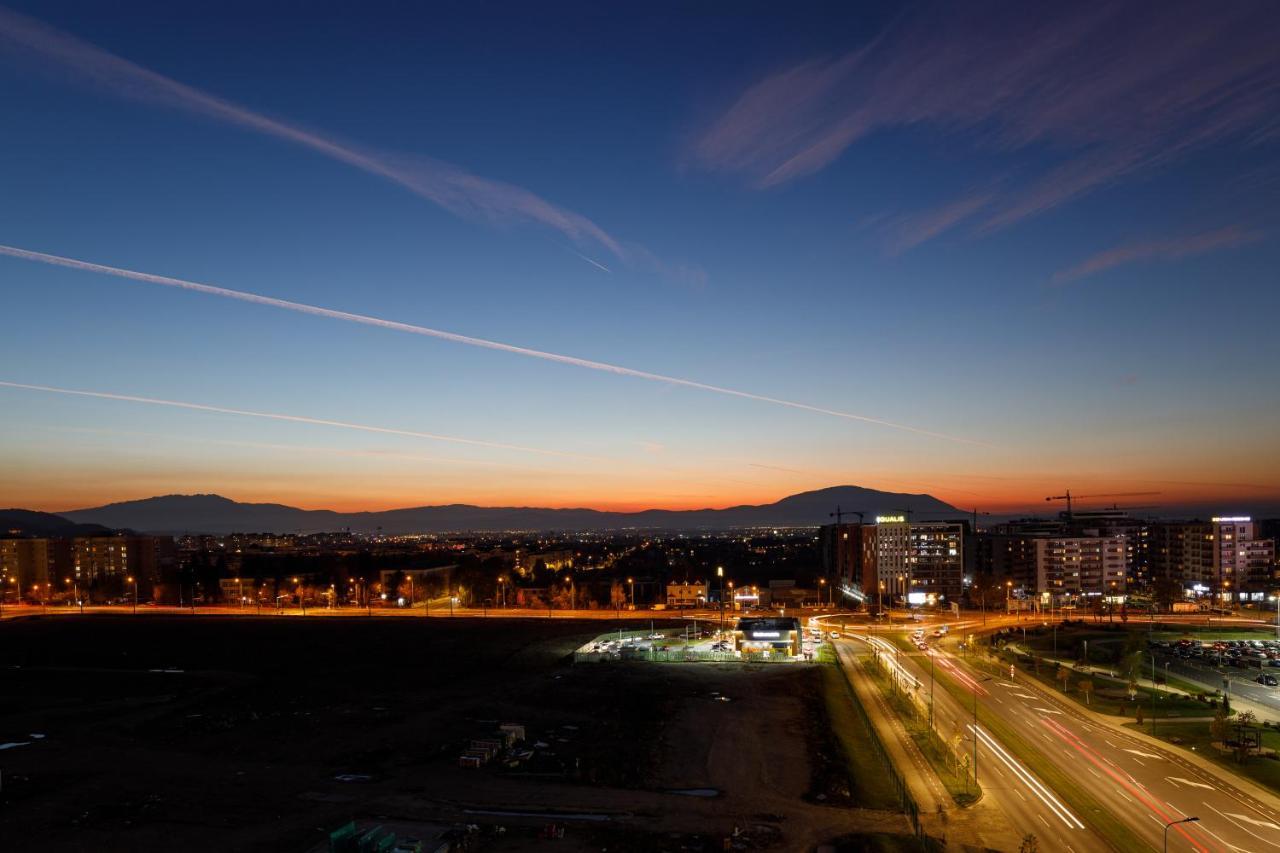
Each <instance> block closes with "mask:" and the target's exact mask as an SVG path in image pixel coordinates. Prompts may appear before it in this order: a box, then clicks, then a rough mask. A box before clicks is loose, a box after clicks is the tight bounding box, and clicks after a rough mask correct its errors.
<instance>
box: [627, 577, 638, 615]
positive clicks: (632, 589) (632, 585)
mask: <svg viewBox="0 0 1280 853" xmlns="http://www.w3.org/2000/svg"><path fill="white" fill-rule="evenodd" d="M627 593H628V595H630V596H631V609H632V610H635V609H636V579H635V578H627Z"/></svg>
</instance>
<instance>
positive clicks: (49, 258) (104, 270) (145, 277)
mask: <svg viewBox="0 0 1280 853" xmlns="http://www.w3.org/2000/svg"><path fill="white" fill-rule="evenodd" d="M0 255H8V256H9V257H12V258H20V259H22V260H27V261H35V262H37V263H42V264H50V265H52V266H58V267H67V268H70V269H76V270H82V271H84V272H94V273H101V274H103V275H110V276H117V277H119V278H126V279H131V280H133V281H140V282H145V283H147V284H158V285H161V286H163V287H173V288H177V289H179V290H190V291H194V292H197V293H204V294H207V295H209V296H220V297H223V298H225V299H235V300H238V301H240V302H250V303H253V304H255V305H265V306H269V307H272V308H282V309H284V310H286V311H295V312H297V313H299V314H309V315H311V316H313V317H327V318H329V319H331V320H342V321H344V322H347V323H359V324H361V325H364V326H376V327H378V328H382V329H389V330H391V331H396V332H406V333H408V334H411V335H422V336H424V337H429V338H439V339H441V340H446V341H452V342H453V343H458V344H466V345H467V346H473V347H481V348H483V349H490V350H498V351H500V352H505V353H510V354H512V355H519V356H524V357H526V358H537V359H542V360H543V361H553V362H556V363H557V364H566V365H571V366H573V367H581V368H586V369H587V370H598V371H602V372H604V373H612V374H614V375H616V376H630V377H633V378H635V379H644V380H646V381H649V382H659V383H662V384H664V385H673V386H679V387H682V388H692V389H695V390H698V391H708V392H711V393H713V394H723V395H725V396H728V397H738V398H740V399H744V400H754V401H756V402H759V403H768V404H770V405H774V406H784V407H786V408H790V409H799V410H801V411H806V412H813V413H816V414H821V415H828V416H830V417H835V418H842V419H844V420H850V421H861V422H863V423H868V424H874V425H876V426H881V427H887V428H889V429H894V430H899V431H901V432H910V433H915V434H917V435H924V436H929V437H931V438H939V439H944V440H946V441H955V442H961V443H964V444H975V445H981V444H983V443H982V442H980V441H975V440H972V439H966V438H960V437H958V436H953V435H947V434H946V433H941V432H934V431H933V430H927V429H921V428H919V427H914V426H908V425H906V424H900V423H894V422H892V421H887V420H883V419H881V418H873V417H870V416H867V415H858V414H854V413H853V412H844V411H839V410H837V409H827V408H823V407H821V406H811V405H809V404H808V403H800V402H796V401H794V400H784V399H781V398H778V397H769V396H765V395H763V394H753V393H751V392H749V391H738V390H736V389H733V388H725V387H722V386H719V385H709V384H707V383H704V382H695V381H694V380H692V379H681V378H679V377H675V376H666V375H663V374H661V373H650V372H648V371H644V370H635V369H633V368H630V367H622V366H620V365H616V364H609V363H607V362H602V361H592V360H590V359H585V358H577V357H575V356H571V355H561V354H560V353H553V352H546V351H544V350H536V349H530V348H529V347H521V346H516V345H514V344H506V343H501V342H499V341H491V340H486V339H484V338H476V337H472V336H470V335H460V334H458V333H456V332H446V331H443V330H441V329H432V328H429V327H427V326H418V325H414V324H412V323H401V322H398V321H395V320H383V319H381V318H379V317H370V316H368V315H365V314H354V313H352V312H350V311H338V310H335V309H333V308H322V307H320V306H318V305H308V304H306V303H303V302H291V301H289V300H287V299H277V298H275V297H273V296H263V295H261V294H257V293H248V292H245V291H242V290H231V289H230V288H226V287H217V286H215V285H211V284H201V283H200V282H196V281H187V280H185V279H180V278H170V277H169V276H163V275H155V274H153V273H144V272H135V271H134V270H126V269H121V268H119V267H110V266H106V265H104V264H95V263H92V262H90V261H81V260H77V259H75V258H65V257H62V256H60V255H49V254H46V253H44V252H33V251H31V250H29V249H19V248H15V247H13V246H0Z"/></svg>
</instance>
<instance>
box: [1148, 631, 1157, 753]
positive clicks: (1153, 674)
mask: <svg viewBox="0 0 1280 853" xmlns="http://www.w3.org/2000/svg"><path fill="white" fill-rule="evenodd" d="M1147 654H1148V655H1149V656H1150V657H1151V736H1152V737H1155V736H1156V654H1155V652H1147Z"/></svg>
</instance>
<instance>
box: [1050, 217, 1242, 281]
mask: <svg viewBox="0 0 1280 853" xmlns="http://www.w3.org/2000/svg"><path fill="white" fill-rule="evenodd" d="M1262 236H1263V235H1262V234H1261V233H1260V232H1258V231H1250V230H1248V229H1246V228H1242V227H1241V226H1239V225H1228V226H1227V227H1225V228H1218V229H1216V230H1213V231H1204V232H1201V233H1199V234H1192V235H1189V236H1185V237H1178V238H1174V239H1162V240H1146V241H1139V242H1134V243H1126V244H1124V245H1120V246H1116V247H1114V248H1111V249H1108V250H1106V251H1105V252H1099V253H1098V254H1096V255H1093V256H1092V257H1089V258H1086V259H1084V260H1083V261H1081V262H1080V263H1078V264H1076V265H1075V266H1073V267H1070V268H1068V269H1065V270H1062V271H1060V272H1058V273H1055V274H1054V275H1053V277H1052V278H1051V279H1050V283H1051V284H1066V283H1068V282H1072V281H1076V280H1078V279H1082V278H1087V277H1088V276H1091V275H1097V274H1098V273H1100V272H1105V271H1106V270H1109V269H1113V268H1114V267H1118V266H1123V265H1124V264H1132V263H1138V262H1140V261H1152V260H1162V261H1170V260H1177V259H1178V258H1185V257H1189V256H1191V255H1201V254H1204V253H1206V252H1216V251H1219V250H1221V249H1236V248H1239V247H1240V246H1245V245H1248V244H1249V243H1256V242H1257V241H1258V240H1261V239H1262Z"/></svg>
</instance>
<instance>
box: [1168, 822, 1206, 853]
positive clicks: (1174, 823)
mask: <svg viewBox="0 0 1280 853" xmlns="http://www.w3.org/2000/svg"><path fill="white" fill-rule="evenodd" d="M1199 820H1200V818H1198V817H1184V818H1183V819H1182V820H1171V821H1169V822H1168V823H1166V824H1165V825H1164V850H1165V853H1169V827H1171V826H1177V825H1178V824H1180V823H1195V822H1197V821H1199Z"/></svg>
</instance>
